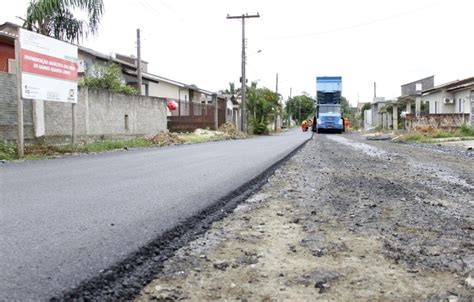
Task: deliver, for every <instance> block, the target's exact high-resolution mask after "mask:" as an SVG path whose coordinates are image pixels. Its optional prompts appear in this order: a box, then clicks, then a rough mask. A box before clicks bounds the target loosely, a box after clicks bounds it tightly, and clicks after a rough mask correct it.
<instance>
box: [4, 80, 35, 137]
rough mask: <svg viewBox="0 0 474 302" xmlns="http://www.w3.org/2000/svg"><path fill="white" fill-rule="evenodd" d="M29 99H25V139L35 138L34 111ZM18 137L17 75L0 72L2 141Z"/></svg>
mask: <svg viewBox="0 0 474 302" xmlns="http://www.w3.org/2000/svg"><path fill="white" fill-rule="evenodd" d="M32 107H33V106H32V103H31V101H29V100H24V101H23V125H24V130H23V131H24V137H25V140H26V141H28V140H31V139H33V138H34V134H33V111H32ZM16 138H17V100H16V75H15V74H10V73H4V72H0V141H1V142H11V141H14V140H16Z"/></svg>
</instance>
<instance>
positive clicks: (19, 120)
mask: <svg viewBox="0 0 474 302" xmlns="http://www.w3.org/2000/svg"><path fill="white" fill-rule="evenodd" d="M20 49H21V46H20V39H19V38H16V39H15V56H16V104H17V117H16V119H17V155H18V157H19V158H22V157H23V156H24V154H25V149H24V148H25V145H24V134H23V99H22V98H21V60H20Z"/></svg>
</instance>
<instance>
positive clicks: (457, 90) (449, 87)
mask: <svg viewBox="0 0 474 302" xmlns="http://www.w3.org/2000/svg"><path fill="white" fill-rule="evenodd" d="M422 100H423V101H425V102H427V103H428V104H429V114H450V113H457V114H470V113H471V108H472V101H473V100H474V77H470V78H467V79H463V80H456V81H452V82H449V83H445V84H442V85H438V86H436V87H433V88H431V89H427V90H424V91H423V94H422Z"/></svg>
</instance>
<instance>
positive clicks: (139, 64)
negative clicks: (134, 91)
mask: <svg viewBox="0 0 474 302" xmlns="http://www.w3.org/2000/svg"><path fill="white" fill-rule="evenodd" d="M137 78H138V94H139V95H142V54H141V44H140V29H139V28H137Z"/></svg>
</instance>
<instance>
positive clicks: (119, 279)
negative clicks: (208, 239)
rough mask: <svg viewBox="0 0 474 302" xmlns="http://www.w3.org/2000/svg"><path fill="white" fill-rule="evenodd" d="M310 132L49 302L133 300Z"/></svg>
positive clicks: (252, 191)
mask: <svg viewBox="0 0 474 302" xmlns="http://www.w3.org/2000/svg"><path fill="white" fill-rule="evenodd" d="M313 136H314V133H313V134H312V135H311V137H310V138H308V139H307V140H305V141H304V142H303V143H302V144H300V145H299V146H297V147H296V148H294V149H293V150H292V151H290V152H289V153H288V154H287V155H286V156H284V157H283V158H281V159H280V160H278V161H277V162H275V163H274V164H272V165H271V166H270V167H269V168H267V169H266V170H265V171H263V172H262V173H260V174H259V175H258V176H256V177H254V178H253V179H251V180H250V181H248V182H247V183H245V184H244V185H242V186H240V187H239V188H237V189H236V190H234V191H232V192H231V193H229V194H228V195H226V196H224V197H222V198H221V199H219V200H218V201H217V202H216V203H214V204H213V205H212V206H210V207H208V208H206V209H204V210H202V211H200V212H199V213H197V214H196V215H194V216H191V217H190V218H188V219H186V220H185V221H184V222H183V223H181V224H179V225H178V226H176V227H174V228H172V229H170V230H168V231H166V232H165V233H164V234H163V235H161V236H159V237H157V238H155V239H154V240H152V241H151V242H150V243H148V244H147V245H145V246H143V247H141V248H140V249H139V250H138V251H136V252H133V253H132V254H130V255H128V256H127V257H126V258H125V259H124V260H122V261H121V262H119V263H117V264H115V265H113V266H112V267H110V268H108V269H106V270H105V271H103V272H101V273H100V274H99V275H98V276H96V277H93V278H91V279H88V280H85V281H83V282H82V283H80V284H79V285H78V286H76V287H74V288H73V289H71V290H68V291H65V292H63V293H61V294H60V295H58V296H55V297H52V298H51V299H50V301H104V300H105V301H116V300H127V301H129V300H133V299H134V298H135V297H137V296H138V294H139V293H140V292H141V290H142V289H143V288H144V287H145V286H146V285H147V284H148V283H150V282H151V281H152V280H153V279H154V276H156V275H157V274H158V273H159V272H160V271H161V270H162V269H163V262H164V261H166V260H167V259H168V258H170V257H172V256H173V255H174V253H175V252H176V251H177V250H178V249H180V248H182V247H183V246H185V245H186V244H188V243H190V242H191V241H193V240H195V239H196V238H198V237H199V236H201V235H202V234H204V233H205V232H206V231H208V230H209V229H210V227H211V226H212V224H213V223H214V222H216V221H218V220H221V219H223V218H225V217H226V216H227V215H228V214H230V213H232V211H233V210H234V209H235V208H236V207H237V206H238V205H239V204H241V203H242V202H244V201H245V200H247V199H248V198H249V197H250V196H252V195H253V194H254V193H255V191H256V190H258V189H260V188H261V187H262V186H263V185H264V184H265V183H266V182H267V180H268V179H269V177H270V176H272V175H273V173H274V172H275V171H276V170H277V169H278V168H279V167H280V166H281V165H282V164H284V163H285V162H286V161H288V160H289V159H290V158H291V157H292V156H293V155H294V154H295V153H296V152H298V151H299V150H300V149H301V148H303V147H304V146H305V145H306V144H307V143H308V142H309V141H311V140H312V139H313Z"/></svg>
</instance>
